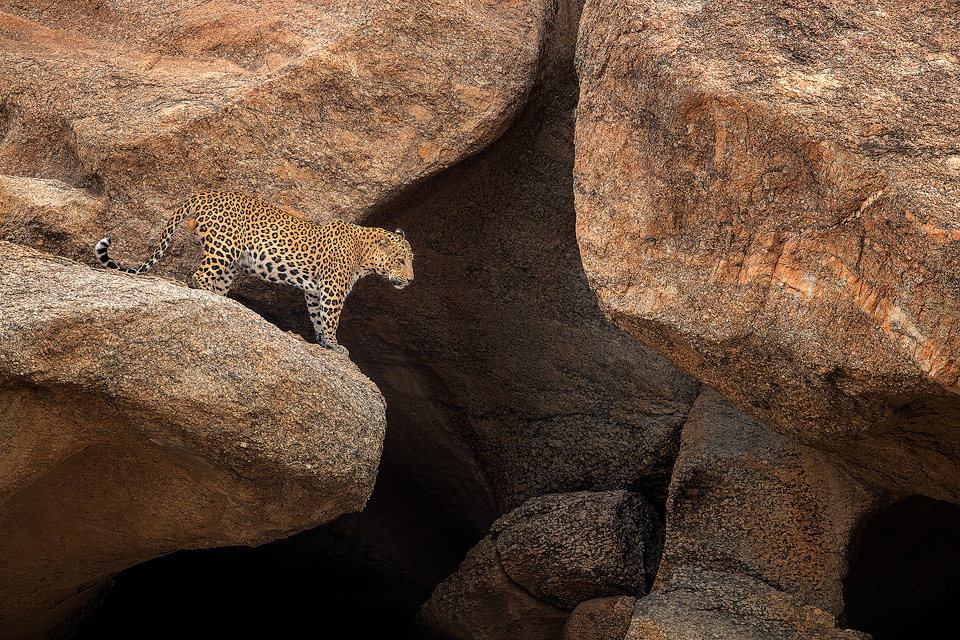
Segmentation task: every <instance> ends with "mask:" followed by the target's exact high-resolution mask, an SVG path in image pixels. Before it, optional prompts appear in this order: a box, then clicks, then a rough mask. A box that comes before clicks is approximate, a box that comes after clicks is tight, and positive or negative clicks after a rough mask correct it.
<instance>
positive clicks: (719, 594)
mask: <svg viewBox="0 0 960 640" xmlns="http://www.w3.org/2000/svg"><path fill="white" fill-rule="evenodd" d="M623 638H624V640H650V639H651V638H656V639H657V640H697V639H699V638H723V639H724V640H870V636H869V635H867V634H865V633H861V632H859V631H854V630H850V629H837V628H836V620H835V619H834V617H833V616H832V615H830V614H828V613H826V612H824V611H822V610H820V609H818V608H816V607H814V606H811V605H809V604H807V603H805V602H804V601H803V600H802V599H801V598H797V597H795V596H793V595H790V594H787V593H784V592H783V591H779V590H777V589H774V588H773V587H771V586H770V585H768V584H766V583H765V582H763V581H762V580H759V579H757V578H754V577H751V576H746V575H737V574H731V573H721V572H717V571H706V570H703V569H699V568H691V567H681V568H678V570H677V571H676V572H675V573H674V575H673V577H672V578H671V579H670V582H669V583H668V584H665V585H663V588H661V589H659V590H658V591H657V592H656V593H653V594H651V595H649V596H647V597H646V598H641V599H640V600H638V601H637V606H636V607H635V608H634V610H633V618H632V620H631V622H630V627H629V628H628V629H627V634H626V635H625V636H623Z"/></svg>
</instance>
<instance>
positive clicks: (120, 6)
mask: <svg viewBox="0 0 960 640" xmlns="http://www.w3.org/2000/svg"><path fill="white" fill-rule="evenodd" d="M565 6H566V5H562V4H556V3H552V2H534V3H522V4H510V3H492V2H482V3H474V2H457V1H454V2H446V1H429V2H422V1H418V2H409V1H402V0H391V1H389V2H382V1H379V0H378V1H377V2H370V1H367V0H355V1H352V2H348V3H344V2H329V1H327V2H319V3H317V2H309V3H307V2H296V1H293V0H288V1H273V2H265V3H258V4H257V5H256V7H253V6H250V5H248V4H246V3H243V2H229V1H222V0H213V1H209V0H192V1H190V2H181V3H177V5H175V6H173V5H170V4H169V3H167V2H158V1H148V2H125V1H121V2H110V3H104V2H97V1H94V2H83V1H78V2H55V3H50V2H46V1H43V0H37V1H30V0H20V1H17V2H5V3H4V4H3V10H4V13H2V14H0V48H2V50H3V57H2V62H0V65H2V66H0V79H2V80H0V105H2V108H0V116H2V118H0V122H2V125H0V126H2V131H3V134H4V139H3V144H2V146H0V172H3V173H13V174H17V175H33V176H35V177H45V178H57V179H60V180H63V181H65V182H67V183H69V184H71V185H74V186H78V187H88V188H91V189H94V190H96V191H97V192H102V193H106V194H109V195H110V196H111V199H112V201H111V213H113V214H114V215H116V216H117V218H118V219H117V220H116V223H117V224H118V225H120V226H121V228H123V229H124V230H127V231H134V230H138V227H139V228H140V230H142V226H143V225H144V224H146V228H147V229H148V230H149V229H151V228H153V226H154V225H155V224H156V214H157V212H158V210H160V209H165V208H169V207H171V206H172V205H173V204H175V203H176V202H177V201H178V200H182V199H185V198H186V197H187V196H189V195H190V194H192V193H193V192H195V191H197V190H198V189H203V188H208V187H220V186H229V187H230V188H243V189H247V190H250V191H252V192H254V193H259V194H262V195H264V196H271V197H272V198H273V199H274V200H275V201H276V202H278V203H279V204H291V205H294V206H296V207H297V208H299V209H301V210H305V211H310V212H313V215H314V216H315V217H317V218H327V217H329V216H330V215H331V214H337V215H340V216H346V217H350V218H356V217H357V216H358V215H359V213H360V212H361V211H363V210H364V209H365V208H367V207H369V206H371V205H372V204H374V203H377V202H381V201H383V200H384V198H385V197H387V196H389V194H391V193H394V192H396V191H397V190H398V189H402V188H405V187H407V186H409V185H410V184H412V183H415V182H417V181H418V180H420V179H422V178H423V177H424V176H427V175H430V174H431V173H434V172H436V171H437V170H439V169H442V168H443V167H446V166H449V165H450V164H452V163H453V162H455V161H456V160H458V159H460V158H462V157H464V156H465V155H468V154H470V153H473V152H475V151H477V150H479V149H481V148H483V147H484V146H485V145H486V144H488V143H490V142H491V141H492V140H494V139H495V138H496V137H497V136H498V135H499V134H500V133H502V132H503V130H504V129H505V128H506V126H507V125H508V124H509V123H510V121H511V120H512V118H513V116H514V115H515V113H516V112H517V110H518V109H520V108H521V107H522V106H523V104H524V100H525V97H526V96H527V94H528V93H529V91H530V88H531V87H532V85H533V83H534V82H535V81H536V80H537V78H538V77H539V75H540V73H541V72H542V71H543V70H544V69H545V68H546V67H548V66H549V62H550V56H549V55H547V56H543V55H541V54H542V53H543V52H544V51H551V50H552V48H553V47H552V44H551V43H550V42H549V41H548V40H547V36H548V34H549V33H550V31H551V30H550V26H551V25H552V24H553V23H554V21H556V20H558V19H561V18H560V17H558V14H557V11H558V10H559V9H562V8H563V7H565ZM27 172H29V173H27ZM121 212H122V213H123V215H122V216H121V215H119V214H120V213H121Z"/></svg>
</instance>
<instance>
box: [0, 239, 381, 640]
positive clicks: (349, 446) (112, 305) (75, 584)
mask: <svg viewBox="0 0 960 640" xmlns="http://www.w3.org/2000/svg"><path fill="white" fill-rule="evenodd" d="M0 301H2V302H0V308H2V313H0V451H2V458H0V628H2V629H3V630H4V637H5V638H11V639H13V638H29V637H35V636H36V635H38V634H40V633H41V632H50V630H51V629H56V628H57V625H58V624H65V623H66V622H67V621H68V618H69V617H70V616H71V615H72V614H73V613H74V612H75V611H76V610H77V609H78V608H81V607H82V606H83V605H84V603H85V601H86V600H87V599H89V598H90V597H91V596H92V595H94V594H96V592H97V591H98V590H99V589H100V588H101V587H102V586H103V584H104V582H105V581H107V580H108V579H109V578H110V577H111V576H113V575H114V574H115V573H117V572H118V571H120V570H122V569H125V568H126V567H129V566H131V565H133V564H136V563H138V562H141V561H144V560H147V559H149V558H153V557H156V556H159V555H162V554H164V553H168V552H170V551H174V550H177V549H182V548H198V547H211V546H222V545H230V544H260V543H263V542H266V541H268V540H272V539H275V538H279V537H283V536H287V535H290V534H292V533H295V532H297V531H301V530H303V529H306V528H308V527H312V526H316V525H317V524H320V523H322V522H326V521H328V520H331V519H333V518H334V517H336V516H337V515H339V514H341V513H345V512H351V511H356V510H359V509H361V508H362V507H363V505H364V504H365V502H366V500H367V498H368V497H369V496H370V493H371V492H372V490H373V484H374V481H375V479H376V474H377V463H378V461H379V457H380V452H381V446H382V442H383V434H384V428H385V407H384V403H383V399H382V397H381V396H380V394H379V392H378V390H377V388H376V387H375V386H374V385H373V383H371V382H370V381H369V380H368V379H366V378H365V377H364V376H363V375H361V374H360V372H359V371H358V370H357V368H356V367H355V366H354V365H353V364H352V363H350V361H349V360H347V359H346V358H343V357H340V356H336V355H333V354H331V353H330V352H328V351H325V350H322V349H320V348H319V347H317V346H315V345H308V344H306V343H304V342H303V341H302V340H299V339H297V338H294V337H292V336H289V335H287V334H284V333H281V332H280V331H278V330H277V329H276V328H275V327H272V326H271V325H269V324H268V323H266V322H264V321H263V320H262V319H260V318H258V317H257V316H256V315H255V314H252V313H250V312H249V311H247V310H245V309H243V308H242V307H241V306H240V305H238V304H237V303H235V302H233V301H230V300H226V299H223V298H220V297H218V296H216V295H214V294H210V293H207V292H201V291H194V290H190V289H185V288H183V287H179V286H174V285H171V284H168V283H165V282H163V281H161V280H158V279H155V278H149V277H146V278H144V277H136V278H135V277H125V276H118V275H117V274H114V273H108V272H103V271H94V270H91V269H90V268H88V267H85V266H82V265H78V264H76V263H73V262H70V261H68V260H64V259H62V258H54V257H51V256H48V255H45V254H41V253H39V252H36V251H34V250H31V249H27V248H24V247H22V246H19V245H15V244H10V243H6V242H2V243H0Z"/></svg>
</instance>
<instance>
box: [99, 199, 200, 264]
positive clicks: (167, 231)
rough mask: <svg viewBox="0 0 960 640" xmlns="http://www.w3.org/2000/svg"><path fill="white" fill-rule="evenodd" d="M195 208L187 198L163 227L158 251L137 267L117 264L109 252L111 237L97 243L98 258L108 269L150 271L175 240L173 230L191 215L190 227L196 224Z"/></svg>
mask: <svg viewBox="0 0 960 640" xmlns="http://www.w3.org/2000/svg"><path fill="white" fill-rule="evenodd" d="M194 209H195V205H194V203H193V202H192V201H191V200H187V201H186V202H184V203H183V204H182V205H180V208H178V209H177V210H176V211H175V212H174V214H173V215H172V216H171V217H170V219H169V220H167V224H166V225H165V226H164V227H163V237H162V238H161V239H160V243H159V244H158V245H157V249H156V251H154V252H153V255H152V256H150V259H149V260H147V261H146V262H144V263H143V264H141V265H140V266H139V267H137V268H136V269H130V268H127V267H123V266H120V265H119V264H117V263H116V262H115V261H114V260H113V258H111V257H110V256H109V254H108V253H107V252H108V250H109V249H110V238H104V239H103V240H101V241H100V242H98V243H97V246H96V247H95V249H94V252H95V253H96V254H97V260H99V261H100V264H102V265H103V266H105V267H106V268H107V269H116V270H117V271H122V272H124V273H132V274H141V273H144V272H146V271H149V270H150V269H152V268H153V265H155V264H157V262H159V261H160V258H162V257H163V254H164V252H165V251H166V250H167V249H168V248H169V247H170V243H171V242H172V241H173V232H174V231H176V229H177V226H178V225H179V224H180V223H181V222H183V221H184V219H185V218H187V217H189V218H190V219H191V220H190V229H191V231H192V230H193V228H194V226H195V225H196V223H195V221H194Z"/></svg>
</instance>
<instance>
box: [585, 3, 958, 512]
mask: <svg viewBox="0 0 960 640" xmlns="http://www.w3.org/2000/svg"><path fill="white" fill-rule="evenodd" d="M932 24H936V25H937V27H936V29H930V28H929V27H928V26H926V25H932ZM958 42H960V23H958V22H957V14H956V12H955V11H954V10H953V9H952V8H950V7H948V6H947V5H946V4H945V3H942V2H939V1H938V0H929V1H925V2H920V3H911V4H910V5H909V6H906V5H901V4H897V3H895V2H878V3H874V4H870V5H857V6H844V7H837V6H833V5H824V4H822V3H816V2H807V1H805V0H801V1H800V2H790V3H786V4H777V5H770V3H764V2H750V1H736V2H724V3H694V4H690V3H682V2H658V3H647V4H640V5H638V4H635V3H627V2H622V1H621V0H589V1H588V2H587V3H586V6H585V9H584V17H583V21H582V23H581V30H580V41H579V45H578V53H577V65H578V71H579V74H580V80H581V93H580V102H579V106H578V110H577V137H576V143H575V144H576V149H577V151H576V154H577V166H576V176H577V178H576V194H577V214H578V219H577V236H578V240H579V244H580V249H581V254H582V256H583V262H584V267H585V270H586V272H587V276H588V278H589V279H590V282H591V286H592V287H593V288H595V290H596V291H597V294H598V297H599V299H600V302H601V305H602V307H603V308H604V310H605V311H606V312H607V313H608V314H609V316H610V317H611V318H612V319H613V320H614V322H615V323H616V324H617V325H618V326H620V327H622V328H623V329H625V330H626V331H628V332H630V333H631V334H632V335H634V336H636V337H637V338H639V339H641V340H643V341H644V342H646V343H647V344H649V345H651V346H653V347H654V348H655V349H656V350H657V351H659V352H660V353H662V354H665V355H667V356H668V357H669V358H670V359H672V360H673V361H674V362H676V363H678V364H679V365H680V366H681V367H682V368H683V369H685V370H686V371H689V372H691V373H693V374H694V375H696V376H697V377H698V378H699V379H701V380H703V381H704V382H706V383H708V384H710V385H712V386H715V387H716V388H718V389H719V390H720V391H722V392H723V393H724V394H725V395H727V396H728V397H730V398H731V399H733V400H734V401H735V402H736V403H737V405H738V406H740V407H741V408H743V409H744V410H746V411H747V412H748V413H750V414H751V415H752V416H753V417H754V418H756V419H758V420H760V421H761V422H763V423H764V424H767V425H769V426H770V427H772V428H774V429H775V430H777V431H779V432H780V433H783V434H787V435H790V436H792V437H795V438H797V439H798V440H800V441H802V442H805V443H807V444H811V445H814V446H818V447H821V448H829V449H833V450H837V451H842V453H843V455H845V456H847V457H849V458H851V459H853V460H854V464H855V465H856V466H858V467H861V468H864V469H865V470H866V469H869V471H870V472H871V473H872V474H873V476H874V478H875V479H876V481H877V482H883V483H885V484H887V485H888V486H890V487H891V488H893V489H895V490H899V491H903V490H906V491H918V492H922V493H925V494H926V495H930V496H933V497H938V498H942V499H950V500H954V501H956V500H957V499H960V473H957V469H956V461H955V460H954V459H952V458H953V453H952V452H954V451H956V448H957V444H958V442H957V437H956V435H955V434H956V433H958V430H957V426H958V422H957V420H958V417H957V416H958V415H960V396H958V395H957V394H958V393H960V386H958V376H960V362H958V360H957V353H960V343H958V342H957V336H958V335H960V332H958V331H957V327H958V326H960V325H958V323H960V295H958V293H960V291H958V289H957V282H956V274H957V273H958V272H960V215H958V209H957V206H956V203H957V201H958V199H960V173H958V170H957V167H958V166H960V165H958V156H957V155H956V153H957V151H956V150H957V149H958V148H960V136H958V133H957V130H956V128H955V127H954V126H953V125H952V124H951V123H953V122H955V121H956V120H957V119H958V118H960V105H958V104H957V101H956V99H955V92H954V90H953V87H954V86H955V85H956V81H957V78H958V77H960V62H958V60H957V57H956V52H957V47H958ZM625 86H630V87H631V90H630V91H624V90H623V87H625ZM889 450H893V451H894V452H895V453H893V454H892V459H891V457H890V456H889V455H880V454H881V452H886V451H889ZM945 478H948V479H947V480H946V481H944V479H945Z"/></svg>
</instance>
